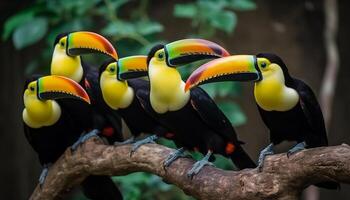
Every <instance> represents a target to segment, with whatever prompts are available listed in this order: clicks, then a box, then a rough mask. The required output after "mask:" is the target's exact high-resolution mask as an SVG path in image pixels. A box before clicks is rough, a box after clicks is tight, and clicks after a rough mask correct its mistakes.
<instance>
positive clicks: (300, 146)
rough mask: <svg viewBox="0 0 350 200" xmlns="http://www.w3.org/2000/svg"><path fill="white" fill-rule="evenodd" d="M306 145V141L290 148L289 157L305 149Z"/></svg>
mask: <svg viewBox="0 0 350 200" xmlns="http://www.w3.org/2000/svg"><path fill="white" fill-rule="evenodd" d="M305 147H306V143H305V142H300V143H298V144H297V145H295V146H294V147H293V148H291V149H289V151H288V152H287V157H288V158H289V157H290V156H291V155H293V154H295V153H297V152H299V151H302V150H304V149H305Z"/></svg>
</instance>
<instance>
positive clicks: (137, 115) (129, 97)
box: [100, 56, 172, 153]
mask: <svg viewBox="0 0 350 200" xmlns="http://www.w3.org/2000/svg"><path fill="white" fill-rule="evenodd" d="M125 67H127V68H128V69H130V70H131V69H135V70H137V69H139V68H140V69H143V68H145V67H147V56H130V57H125V58H121V59H119V60H117V61H115V60H110V61H107V62H105V63H104V64H103V65H102V66H101V68H100V88H101V91H102V96H103V99H104V101H105V102H106V104H107V105H108V106H109V108H110V109H111V110H113V111H114V112H116V113H118V115H120V116H121V117H122V118H123V120H124V121H125V123H126V125H127V126H128V127H129V129H130V132H131V134H132V138H131V139H129V140H127V141H124V142H123V143H122V144H126V143H130V142H133V141H134V140H135V138H136V137H138V136H139V135H140V134H141V133H152V134H154V135H152V136H151V137H147V138H146V139H145V140H140V141H137V142H136V143H134V146H133V149H132V153H133V152H134V151H135V150H136V149H137V148H138V147H139V146H140V145H142V144H144V143H148V142H152V141H154V140H155V139H157V138H158V137H160V136H163V137H168V138H169V137H171V136H172V134H170V133H168V132H167V131H166V129H165V128H163V127H162V126H161V125H160V124H159V123H158V122H157V121H156V120H155V119H153V117H151V116H149V115H148V114H147V112H146V111H145V110H144V109H143V108H142V105H141V104H140V102H139V100H138V99H137V98H136V95H137V94H138V93H139V92H147V91H149V82H148V81H146V80H143V79H132V80H128V81H126V80H123V79H120V78H119V77H118V73H117V72H118V71H119V70H123V69H124V68H125Z"/></svg>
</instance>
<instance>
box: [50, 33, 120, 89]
mask: <svg viewBox="0 0 350 200" xmlns="http://www.w3.org/2000/svg"><path fill="white" fill-rule="evenodd" d="M87 53H102V54H105V55H108V56H110V57H111V58H113V59H115V60H117V59H118V55H117V52H116V50H115V49H114V47H113V45H112V44H111V43H110V42H109V41H108V40H107V39H106V38H104V37H103V36H101V35H99V34H97V33H93V32H88V31H77V32H71V33H62V34H59V35H58V36H57V37H56V39H55V43H54V52H53V56H52V63H51V74H52V75H61V76H65V77H68V78H71V79H73V80H75V81H77V82H80V81H81V78H82V75H83V69H82V66H81V59H80V55H82V54H87Z"/></svg>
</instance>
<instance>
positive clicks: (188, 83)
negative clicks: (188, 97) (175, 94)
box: [185, 82, 191, 92]
mask: <svg viewBox="0 0 350 200" xmlns="http://www.w3.org/2000/svg"><path fill="white" fill-rule="evenodd" d="M190 89H191V84H190V82H186V85H185V92H188V91H189V90H190Z"/></svg>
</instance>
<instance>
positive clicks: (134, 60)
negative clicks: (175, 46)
mask: <svg viewBox="0 0 350 200" xmlns="http://www.w3.org/2000/svg"><path fill="white" fill-rule="evenodd" d="M144 68H147V56H141V55H140V56H129V57H124V58H121V59H119V60H117V61H115V60H109V61H107V62H105V63H104V64H103V65H102V66H101V67H100V79H99V80H100V88H101V91H102V95H103V99H104V101H105V102H106V103H107V104H108V105H109V106H110V107H112V108H114V109H116V108H118V106H117V104H118V105H120V103H119V102H120V101H121V99H122V98H123V96H124V95H125V93H126V92H127V91H128V89H129V88H128V83H127V82H126V81H125V77H124V76H129V73H131V77H132V76H135V74H136V73H137V72H138V70H139V69H144ZM125 69H128V71H127V72H126V73H122V76H121V77H119V75H120V73H118V72H119V71H122V72H123V71H124V70H125ZM132 72H133V73H135V74H133V73H132ZM141 73H145V72H141ZM129 78H130V77H129Z"/></svg>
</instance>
